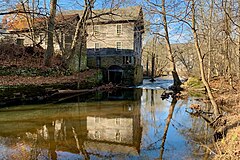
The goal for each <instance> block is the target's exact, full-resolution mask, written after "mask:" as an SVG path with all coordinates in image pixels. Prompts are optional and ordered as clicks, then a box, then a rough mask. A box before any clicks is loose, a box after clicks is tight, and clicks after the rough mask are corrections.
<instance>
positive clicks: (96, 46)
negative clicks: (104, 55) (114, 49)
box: [94, 43, 100, 51]
mask: <svg viewBox="0 0 240 160" xmlns="http://www.w3.org/2000/svg"><path fill="white" fill-rule="evenodd" d="M94 50H95V51H100V43H95V44H94Z"/></svg>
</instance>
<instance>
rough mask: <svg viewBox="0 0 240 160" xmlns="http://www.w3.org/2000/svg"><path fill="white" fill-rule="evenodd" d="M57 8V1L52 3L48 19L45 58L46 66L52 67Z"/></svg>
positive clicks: (53, 0) (54, 0)
mask: <svg viewBox="0 0 240 160" xmlns="http://www.w3.org/2000/svg"><path fill="white" fill-rule="evenodd" d="M56 6H57V0H51V1H50V16H49V19H48V34H47V50H46V53H45V56H44V65H45V66H50V65H51V58H52V56H53V53H54V45H53V33H54V28H55V22H54V21H55V16H56Z"/></svg>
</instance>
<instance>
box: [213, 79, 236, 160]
mask: <svg viewBox="0 0 240 160" xmlns="http://www.w3.org/2000/svg"><path fill="white" fill-rule="evenodd" d="M210 85H211V87H212V89H213V90H214V92H213V94H214V97H215V100H216V102H217V104H218V106H219V107H220V109H221V110H222V111H223V112H224V116H223V117H222V120H224V121H225V122H226V124H225V126H224V127H225V131H226V137H223V139H222V140H220V141H218V142H217V143H216V144H215V145H216V146H215V148H216V156H215V159H216V160H219V159H222V160H225V159H231V160H234V159H236V160H237V159H240V80H235V81H234V82H233V85H232V86H233V87H232V86H231V85H230V84H229V80H228V79H224V78H222V77H220V78H216V79H214V80H212V81H211V83H210Z"/></svg>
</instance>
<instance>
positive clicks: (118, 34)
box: [116, 24, 122, 35]
mask: <svg viewBox="0 0 240 160" xmlns="http://www.w3.org/2000/svg"><path fill="white" fill-rule="evenodd" d="M118 26H121V32H120V33H118ZM116 34H117V35H121V34H122V24H116Z"/></svg>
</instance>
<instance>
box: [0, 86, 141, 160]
mask: <svg viewBox="0 0 240 160" xmlns="http://www.w3.org/2000/svg"><path fill="white" fill-rule="evenodd" d="M107 95H108V96H107V97H108V98H109V99H111V100H114V101H109V100H108V101H101V102H96V101H95V102H88V103H78V104H77V103H73V104H71V105H70V104H65V105H63V104H60V106H59V107H58V106H53V108H52V109H40V108H39V110H37V112H36V110H27V111H26V112H27V113H26V114H24V115H22V116H24V119H23V118H22V116H18V117H14V116H13V117H11V116H10V117H9V119H8V120H7V121H5V122H4V124H3V123H0V127H4V128H5V130H4V131H3V130H1V131H0V136H1V137H7V138H10V137H11V138H13V140H16V143H17V141H19V139H21V140H22V141H23V142H22V143H24V144H25V145H28V147H29V146H34V147H32V148H31V150H38V151H39V150H42V151H44V150H48V152H47V154H48V155H47V156H48V158H50V159H57V157H58V156H59V155H58V154H57V153H60V152H67V153H72V154H78V155H81V156H83V157H84V158H85V159H89V158H90V156H91V155H94V156H96V155H99V156H100V155H101V154H102V155H106V153H109V154H115V153H117V154H129V155H138V154H139V152H140V143H141V137H142V126H141V123H140V118H141V117H140V116H141V114H140V106H141V105H140V103H141V95H142V90H140V89H137V90H136V89H132V90H129V91H128V92H127V93H120V91H119V92H117V94H115V93H107ZM104 96H105V98H106V95H105V94H104ZM126 97H127V98H126ZM126 99H127V100H126ZM35 107H37V106H35ZM14 112H15V113H13V114H17V112H18V111H14ZM3 114H4V113H2V112H1V113H0V115H3ZM6 114H7V113H6ZM19 114H21V111H19ZM34 114H37V117H36V116H33V115H34ZM34 117H35V119H33V118H34ZM41 117H42V118H41ZM11 118H12V119H11ZM13 122H15V123H13ZM19 126H21V127H19ZM14 128H16V132H13V130H14ZM36 142H37V143H36ZM33 143H34V144H35V145H32V144H33ZM31 153H36V152H32V151H31ZM96 153H97V154H96ZM42 154H43V153H42ZM39 155H40V154H38V155H36V156H39ZM45 156H46V155H45ZM35 158H36V157H35ZM38 158H39V157H38Z"/></svg>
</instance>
